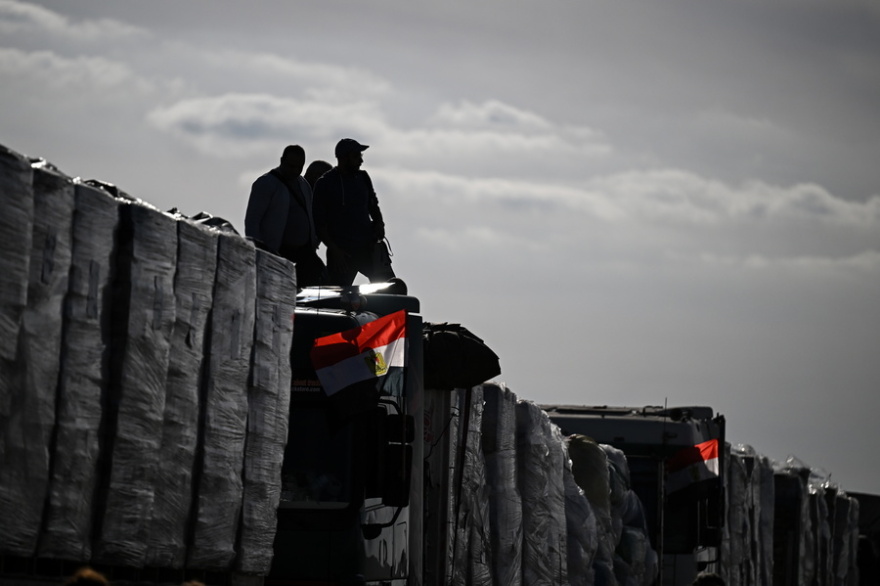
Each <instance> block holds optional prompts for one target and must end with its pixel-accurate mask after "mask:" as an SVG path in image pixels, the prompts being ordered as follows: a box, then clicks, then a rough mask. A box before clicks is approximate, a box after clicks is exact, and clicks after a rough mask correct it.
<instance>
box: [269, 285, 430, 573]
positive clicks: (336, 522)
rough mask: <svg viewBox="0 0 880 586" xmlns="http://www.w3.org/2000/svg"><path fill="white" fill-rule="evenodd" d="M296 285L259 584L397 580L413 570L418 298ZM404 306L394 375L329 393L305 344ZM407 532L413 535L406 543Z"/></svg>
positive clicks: (417, 484)
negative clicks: (402, 350)
mask: <svg viewBox="0 0 880 586" xmlns="http://www.w3.org/2000/svg"><path fill="white" fill-rule="evenodd" d="M365 289H367V290H366V291H364V292H361V291H359V290H357V289H354V290H330V291H329V292H328V290H327V289H322V290H305V291H303V292H301V293H300V295H299V297H298V302H297V307H296V311H295V316H294V335H293V345H292V348H291V354H290V356H291V367H292V376H291V395H290V397H291V398H290V419H289V428H288V441H287V447H286V450H285V454H284V462H283V465H282V489H281V502H280V504H279V508H278V529H277V534H276V537H275V542H274V550H275V553H274V558H273V564H272V570H271V572H270V575H269V576H268V578H267V580H266V583H267V584H277V585H285V586H294V585H310V586H311V585H318V584H321V585H324V584H327V585H329V584H340V585H341V584H400V585H403V584H406V583H408V582H407V580H408V578H409V577H410V576H412V575H415V576H418V575H420V573H421V572H420V567H418V563H419V560H420V556H415V555H413V553H412V552H420V547H413V544H412V543H415V544H417V543H418V541H415V540H418V539H419V536H420V534H421V514H420V513H419V514H415V513H413V514H411V511H420V505H419V503H420V499H421V497H420V495H421V477H422V475H421V471H420V470H418V471H417V470H415V468H416V467H418V463H419V462H421V460H422V456H421V453H416V452H420V451H421V448H420V445H419V442H414V441H413V440H414V438H415V437H418V435H417V434H419V433H421V431H420V427H421V416H420V414H419V413H418V408H419V405H420V396H421V392H422V382H421V377H422V374H421V372H422V369H421V360H422V353H421V335H422V320H421V317H420V316H419V315H418V313H417V312H418V311H419V302H418V299H416V298H414V297H411V296H406V295H390V294H382V293H381V292H378V293H377V292H375V290H372V291H371V290H370V289H369V288H367V287H365ZM400 309H405V310H407V334H406V337H407V362H408V365H407V367H406V368H405V372H404V377H403V384H402V385H397V386H394V387H393V388H385V387H386V386H387V385H383V384H382V379H378V381H379V382H376V381H368V382H367V383H365V384H359V385H357V387H356V388H348V389H345V390H344V391H341V392H340V393H337V394H336V395H333V396H330V397H328V396H327V394H326V393H325V392H324V389H323V388H322V386H321V383H320V381H319V380H318V377H317V375H316V373H315V370H314V368H313V367H312V365H311V361H310V359H309V352H310V349H311V347H312V345H313V343H314V340H315V339H316V338H319V337H323V336H328V335H332V334H335V333H339V332H343V331H346V330H351V329H354V328H357V327H359V326H362V325H364V324H366V323H369V322H371V321H373V320H375V319H377V318H378V317H381V316H383V315H387V314H389V313H393V312H394V311H398V310H400ZM411 541H412V543H411Z"/></svg>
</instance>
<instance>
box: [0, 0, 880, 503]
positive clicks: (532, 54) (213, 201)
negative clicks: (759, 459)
mask: <svg viewBox="0 0 880 586" xmlns="http://www.w3.org/2000/svg"><path fill="white" fill-rule="evenodd" d="M0 103H2V105H3V108H2V113H0V143H2V144H5V145H6V146H7V147H10V148H12V149H14V150H17V151H19V152H22V153H25V154H27V155H31V156H42V157H45V158H46V159H48V160H49V161H51V162H53V163H55V164H56V165H57V166H58V167H60V168H61V169H62V170H63V171H65V172H66V173H68V174H69V175H72V176H81V177H83V178H96V179H102V180H104V181H109V182H112V183H115V184H117V185H118V186H119V187H120V188H122V189H123V190H125V191H127V192H128V193H129V194H131V195H134V196H137V197H140V198H142V199H144V200H146V201H148V202H151V203H153V204H154V205H156V206H158V207H161V208H163V209H169V208H171V207H177V208H179V209H180V210H181V211H183V212H184V213H188V214H193V213H196V212H198V211H202V210H204V211H208V212H209V213H211V214H213V215H216V216H221V217H224V218H226V219H228V220H230V221H232V222H233V224H234V225H235V226H236V227H238V228H239V229H242V227H243V219H242V218H243V215H244V209H245V206H246V203H247V196H248V192H249V187H250V183H251V182H252V181H253V180H254V179H255V178H256V177H257V176H258V175H259V174H261V173H262V172H264V171H266V170H268V169H269V168H271V167H272V166H274V165H275V164H276V163H277V160H278V157H279V155H280V152H281V150H282V148H283V147H284V146H285V145H286V144H289V143H299V144H301V145H302V146H303V147H304V148H305V149H306V154H307V157H308V159H309V160H313V159H324V160H329V161H331V162H332V161H333V159H332V152H333V145H334V144H335V143H336V141H337V140H338V139H339V138H341V137H343V136H351V137H354V138H356V139H358V140H360V141H361V142H363V143H366V144H369V145H371V146H370V149H369V150H368V151H366V153H365V160H366V163H365V168H366V169H367V170H368V171H369V172H370V173H371V175H372V177H373V181H374V183H375V185H376V188H377V191H378V193H379V197H380V202H381V204H382V207H383V211H384V213H385V216H386V220H387V224H388V236H389V239H390V241H391V244H392V248H393V251H394V263H395V268H396V270H397V272H398V274H399V275H400V276H401V277H403V278H404V279H405V280H406V281H407V283H408V284H409V287H410V291H411V293H412V294H414V295H416V296H418V297H419V298H420V299H421V301H422V308H423V314H424V316H425V318H426V319H427V320H429V321H437V322H440V321H450V322H458V323H462V324H464V325H465V326H466V327H468V328H469V329H471V330H472V331H473V332H475V333H476V334H477V335H479V336H481V337H483V338H484V339H485V340H486V341H487V343H488V344H489V345H490V346H491V347H492V348H493V349H494V350H495V351H496V352H497V353H498V354H499V355H500V356H501V364H502V369H503V375H502V376H501V377H500V379H501V380H503V381H504V382H506V383H507V384H508V385H509V386H510V387H511V388H512V389H513V390H514V391H515V392H516V393H517V394H518V395H519V396H520V397H521V398H525V399H531V400H534V401H536V402H539V403H570V404H590V405H593V404H595V405H601V404H614V405H621V404H624V405H633V406H642V405H663V404H664V403H666V404H668V405H685V404H701V405H710V406H712V407H714V408H715V409H716V410H717V411H719V412H721V413H723V414H724V415H725V416H726V417H727V421H728V440H729V441H731V442H732V443H748V444H750V445H752V446H753V447H754V448H755V449H756V450H757V451H758V452H760V453H763V454H765V455H767V456H769V457H771V458H773V459H776V460H785V459H786V458H787V457H788V456H796V457H797V458H799V459H800V460H801V461H803V462H804V463H806V464H808V465H810V466H813V467H815V468H817V469H823V470H825V471H826V472H827V473H830V474H831V480H832V481H833V482H837V483H838V484H840V486H841V487H842V488H844V489H848V490H851V491H868V492H877V493H880V470H878V464H880V460H878V457H877V455H876V448H877V446H878V445H880V425H878V421H877V417H878V414H880V352H878V350H880V303H878V300H880V115H878V104H880V10H878V9H877V8H876V3H875V2H869V1H868V0H864V1H856V0H849V1H840V0H834V1H832V0H798V1H795V0H780V1H774V2H768V1H766V0H764V1H758V0H718V1H716V2H705V1H704V0H664V1H663V2H653V1H648V0H638V1H621V0H614V1H612V0H607V1H605V0H540V1H538V0H532V1H522V2H513V1H504V2H502V1H497V0H485V1H480V2H474V1H468V2H460V1H456V0H452V1H446V2H431V3H428V2H413V1H412V0H373V1H371V2H343V1H340V0H322V1H321V2H304V1H293V0H286V1H281V0H273V1H263V2H253V3H247V5H246V3H242V2H237V1H234V0H212V1H207V0H191V1H189V2H179V1H170V0H151V1H150V2H149V3H147V2H118V1H117V2H110V1H97V0H79V1H77V2H69V1H64V0H47V1H38V2H22V1H18V0H0Z"/></svg>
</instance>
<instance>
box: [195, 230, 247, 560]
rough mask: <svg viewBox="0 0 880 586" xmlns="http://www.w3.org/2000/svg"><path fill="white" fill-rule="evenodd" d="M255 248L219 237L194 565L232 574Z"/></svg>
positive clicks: (241, 457)
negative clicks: (229, 569) (230, 571)
mask: <svg viewBox="0 0 880 586" xmlns="http://www.w3.org/2000/svg"><path fill="white" fill-rule="evenodd" d="M254 254H255V253H254V247H253V246H252V245H251V244H250V243H249V242H247V241H246V240H243V239H242V238H239V237H237V236H233V235H230V234H225V233H221V234H220V235H219V244H218V253H217V273H216V279H215V282H214V307H213V311H212V313H211V321H210V336H209V338H208V342H207V350H206V352H207V361H208V365H207V373H206V377H205V407H204V409H205V413H204V433H203V452H202V456H203V457H202V462H201V466H200V468H199V469H198V475H199V480H198V495H197V497H196V508H197V512H196V519H195V531H194V537H193V543H192V546H191V548H190V550H189V552H188V554H187V555H188V560H189V561H188V565H189V566H190V567H193V568H205V569H211V570H217V569H223V568H229V567H230V566H231V564H232V561H233V560H234V558H235V553H236V552H235V542H236V535H237V533H238V525H239V517H240V513H241V497H242V479H241V475H242V466H243V463H244V443H245V434H246V431H247V417H248V404H247V394H246V393H245V392H242V391H243V389H247V385H248V378H249V374H250V359H251V349H252V347H253V332H254V302H253V300H254V295H255V291H256V275H255V260H254Z"/></svg>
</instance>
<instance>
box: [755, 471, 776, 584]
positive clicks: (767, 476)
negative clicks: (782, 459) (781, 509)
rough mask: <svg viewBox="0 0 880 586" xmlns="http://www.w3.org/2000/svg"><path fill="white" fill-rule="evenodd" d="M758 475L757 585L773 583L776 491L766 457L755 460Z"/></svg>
mask: <svg viewBox="0 0 880 586" xmlns="http://www.w3.org/2000/svg"><path fill="white" fill-rule="evenodd" d="M757 464H758V474H757V487H756V492H757V495H756V497H755V498H756V500H757V501H758V502H760V503H761V510H760V513H759V514H758V518H757V523H758V527H759V529H758V534H759V535H760V540H759V542H758V550H759V551H760V554H759V562H758V569H757V583H758V584H772V583H773V519H774V517H775V512H776V490H775V483H774V479H773V462H771V461H770V458H768V457H766V456H761V455H759V456H758V458H757Z"/></svg>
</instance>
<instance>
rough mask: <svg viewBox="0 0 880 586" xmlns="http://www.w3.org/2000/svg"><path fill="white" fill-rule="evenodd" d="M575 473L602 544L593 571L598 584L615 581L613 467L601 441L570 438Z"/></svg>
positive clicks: (569, 446) (599, 544)
mask: <svg viewBox="0 0 880 586" xmlns="http://www.w3.org/2000/svg"><path fill="white" fill-rule="evenodd" d="M566 443H567V445H568V453H569V456H570V457H571V464H572V475H573V476H574V479H575V482H576V483H577V485H578V486H579V487H580V488H581V489H582V490H583V491H584V496H586V497H587V501H588V502H589V503H590V506H591V507H592V509H593V513H594V515H595V517H596V532H597V540H598V545H597V548H596V554H595V556H594V558H593V565H592V571H593V576H594V583H595V584H614V583H615V578H614V547H615V543H614V542H613V537H612V523H611V490H610V483H611V479H610V470H611V469H610V467H609V463H608V457H607V456H606V455H605V451H604V450H603V449H602V447H601V446H599V444H597V443H596V442H594V441H593V440H592V439H590V438H588V437H586V436H583V435H577V434H576V435H572V436H569V437H568V438H567V439H566Z"/></svg>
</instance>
